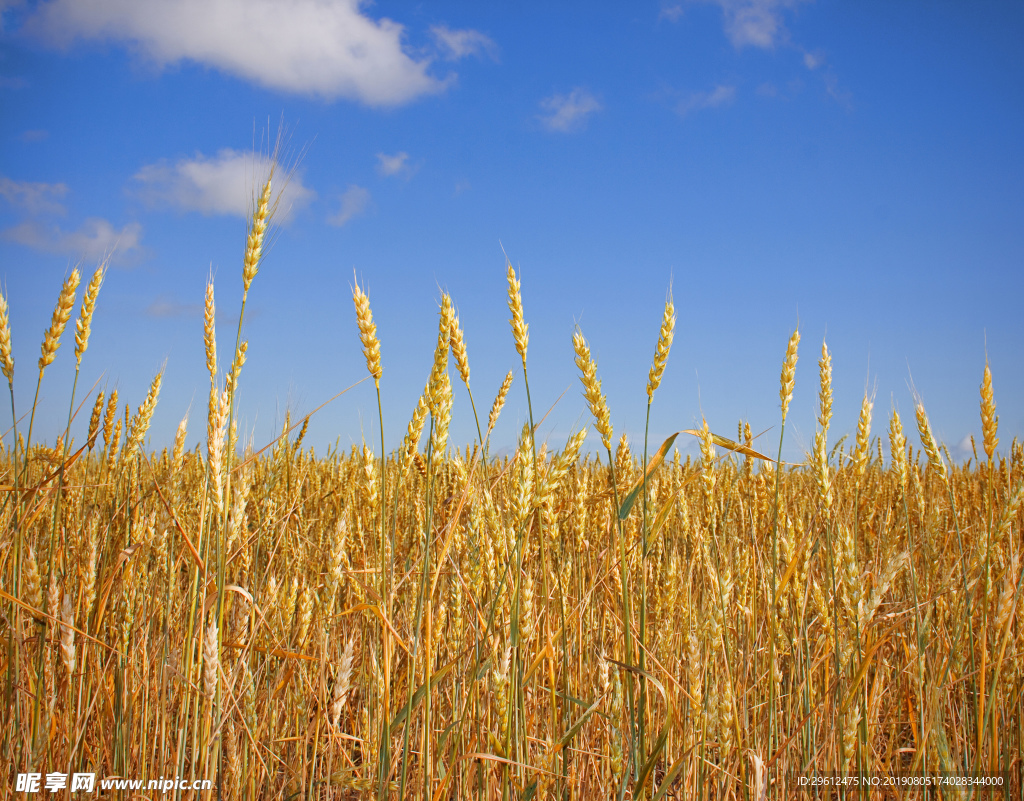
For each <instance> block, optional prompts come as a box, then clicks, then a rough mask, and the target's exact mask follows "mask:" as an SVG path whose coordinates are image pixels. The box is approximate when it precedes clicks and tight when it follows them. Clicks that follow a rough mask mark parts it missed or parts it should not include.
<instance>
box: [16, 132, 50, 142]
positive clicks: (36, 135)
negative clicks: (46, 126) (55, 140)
mask: <svg viewBox="0 0 1024 801" xmlns="http://www.w3.org/2000/svg"><path fill="white" fill-rule="evenodd" d="M18 138H19V139H20V140H21V141H22V142H42V141H43V140H44V139H49V138H50V132H49V131H43V130H39V129H35V130H31V131H22V132H21V135H20V136H18Z"/></svg>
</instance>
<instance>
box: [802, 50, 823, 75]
mask: <svg viewBox="0 0 1024 801" xmlns="http://www.w3.org/2000/svg"><path fill="white" fill-rule="evenodd" d="M824 63H825V54H824V53H822V52H821V51H820V50H814V51H810V50H806V51H804V66H805V67H807V69H809V70H811V71H812V72H813V71H814V70H816V69H818V67H820V66H821V65H822V64H824Z"/></svg>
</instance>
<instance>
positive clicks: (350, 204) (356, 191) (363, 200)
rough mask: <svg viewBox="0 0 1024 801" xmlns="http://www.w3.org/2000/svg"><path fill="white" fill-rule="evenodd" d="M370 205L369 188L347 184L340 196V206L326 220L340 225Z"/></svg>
mask: <svg viewBox="0 0 1024 801" xmlns="http://www.w3.org/2000/svg"><path fill="white" fill-rule="evenodd" d="M369 205H370V192H369V190H367V189H365V188H363V187H361V186H356V185H355V184H349V186H348V189H346V190H345V192H344V194H342V196H341V208H339V209H338V212H337V213H336V214H332V215H331V216H330V217H328V218H327V222H328V223H330V224H331V225H337V226H339V227H340V226H342V225H344V224H345V223H347V222H348V221H349V220H351V219H352V218H353V217H356V216H358V215H360V214H362V213H363V212H364V211H366V208H367V206H369Z"/></svg>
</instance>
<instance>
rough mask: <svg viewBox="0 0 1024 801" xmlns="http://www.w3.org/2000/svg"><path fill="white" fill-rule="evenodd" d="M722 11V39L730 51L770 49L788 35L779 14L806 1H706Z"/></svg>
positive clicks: (781, 15)
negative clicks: (723, 33) (725, 37)
mask: <svg viewBox="0 0 1024 801" xmlns="http://www.w3.org/2000/svg"><path fill="white" fill-rule="evenodd" d="M709 2H713V3H714V4H715V5H717V6H718V7H719V8H721V9H722V18H723V23H724V27H725V35H726V36H727V37H728V38H729V41H730V42H732V45H733V47H735V48H736V49H737V50H740V49H742V48H744V47H760V48H762V49H771V48H773V47H775V45H777V44H778V43H779V42H781V41H783V40H785V39H786V38H787V37H788V35H789V33H788V30H787V29H786V25H785V21H784V19H783V14H784V12H785V11H786V10H788V9H791V8H795V7H796V6H797V5H799V4H800V3H801V2H807V0H709Z"/></svg>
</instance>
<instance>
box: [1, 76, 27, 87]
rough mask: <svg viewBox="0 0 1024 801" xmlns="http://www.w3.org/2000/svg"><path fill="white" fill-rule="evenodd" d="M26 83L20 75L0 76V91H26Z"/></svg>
mask: <svg viewBox="0 0 1024 801" xmlns="http://www.w3.org/2000/svg"><path fill="white" fill-rule="evenodd" d="M27 87H28V81H27V80H26V79H25V78H22V77H21V76H20V75H0V89H26V88H27Z"/></svg>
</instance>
